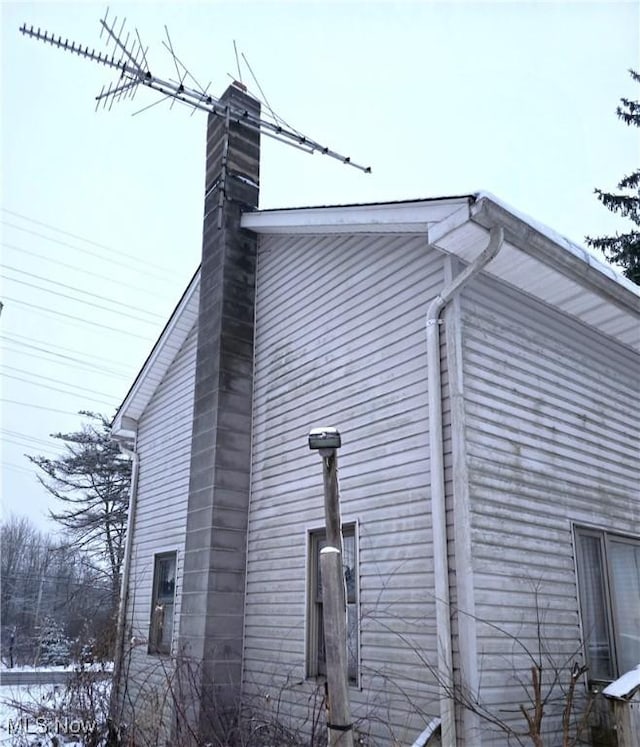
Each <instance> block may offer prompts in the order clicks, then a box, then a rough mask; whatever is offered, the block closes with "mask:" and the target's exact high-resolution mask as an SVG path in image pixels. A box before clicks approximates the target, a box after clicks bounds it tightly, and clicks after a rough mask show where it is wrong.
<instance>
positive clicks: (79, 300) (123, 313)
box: [0, 274, 157, 325]
mask: <svg viewBox="0 0 640 747" xmlns="http://www.w3.org/2000/svg"><path fill="white" fill-rule="evenodd" d="M0 278H3V279H4V280H8V281H9V282H11V283H19V284H20V285H26V286H27V287H29V288H36V289H37V290H39V291H42V292H43V293H51V295H52V296H56V297H57V298H66V299H68V300H70V301H74V302H75V303H83V304H85V306H91V307H92V308H94V309H100V310H101V311H108V312H109V313H110V314H117V315H118V316H126V317H127V319H135V321H136V322H139V323H140V324H153V325H157V322H153V321H151V320H150V319H140V317H139V316H134V315H133V314H127V313H126V311H118V310H117V309H110V308H109V307H108V306H102V305H101V304H99V303H93V302H92V301H84V300H83V299H82V298H76V297H75V296H70V295H68V294H67V293H60V291H55V290H51V289H49V288H43V287H42V286H41V285H36V284H35V283H29V282H28V281H27V280H17V279H16V278H8V277H7V276H6V275H2V274H0Z"/></svg>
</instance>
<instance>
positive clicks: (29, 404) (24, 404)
mask: <svg viewBox="0 0 640 747" xmlns="http://www.w3.org/2000/svg"><path fill="white" fill-rule="evenodd" d="M0 402H6V403H7V404H8V405H20V406H21V407H33V408H34V409H36V410H46V411H47V412H57V413H60V414H62V415H80V413H79V412H71V410H58V409H57V408H55V407H45V406H44V405H36V404H34V403H33V402H18V401H17V400H15V399H5V398H4V397H2V398H1V399H0Z"/></svg>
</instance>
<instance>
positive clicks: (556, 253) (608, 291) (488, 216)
mask: <svg viewBox="0 0 640 747" xmlns="http://www.w3.org/2000/svg"><path fill="white" fill-rule="evenodd" d="M470 212H471V216H470V217H471V220H473V221H474V222H476V223H478V224H479V225H481V226H483V227H484V228H491V227H492V226H493V225H496V224H499V225H501V226H502V227H503V228H504V230H505V240H507V241H508V242H509V243H511V244H513V245H514V246H517V247H518V248H519V249H522V250H523V251H525V252H527V253H528V254H531V253H532V252H531V249H532V248H533V249H534V250H535V253H536V257H537V258H539V259H541V260H543V261H546V262H547V263H548V264H549V265H550V266H552V267H554V268H556V269H557V270H558V271H559V272H561V273H563V274H565V275H567V276H569V277H571V278H573V279H575V280H580V281H582V282H583V283H585V284H588V285H590V286H591V287H593V288H595V289H596V290H597V291H598V292H599V293H600V294H602V295H603V296H605V297H606V298H607V299H608V300H610V301H613V302H614V303H617V304H618V305H623V306H625V307H626V308H631V309H632V310H633V311H635V312H636V313H638V314H640V286H638V285H636V284H635V283H633V282H632V281H631V280H629V279H628V278H626V277H624V276H623V275H620V274H619V273H618V272H617V271H616V270H615V269H614V268H613V267H611V265H608V264H606V263H604V262H602V261H600V260H599V259H597V257H594V256H593V255H592V254H591V253H590V252H588V251H587V250H586V249H585V248H584V247H581V246H580V245H579V244H575V243H574V242H572V241H570V240H569V239H567V238H565V237H564V236H561V235H560V234H557V233H555V232H554V231H552V230H551V229H550V228H548V227H547V226H545V225H543V224H541V223H537V222H536V221H534V220H533V219H531V218H529V217H528V216H526V215H524V214H523V213H520V212H519V211H517V210H515V209H514V208H512V207H511V206H509V205H507V204H506V203H504V202H503V201H502V200H500V199H498V198H497V197H495V196H494V195H492V194H490V193H488V192H479V193H478V194H477V199H476V201H475V203H474V204H473V205H472V206H471V211H470Z"/></svg>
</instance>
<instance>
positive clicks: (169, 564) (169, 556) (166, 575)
mask: <svg viewBox="0 0 640 747" xmlns="http://www.w3.org/2000/svg"><path fill="white" fill-rule="evenodd" d="M175 588H176V554H175V552H171V553H163V554H162V555H156V556H155V561H154V568H153V596H152V599H151V624H150V626H149V653H150V654H169V653H171V639H172V637H173V605H174V601H175Z"/></svg>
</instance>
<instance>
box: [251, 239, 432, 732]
mask: <svg viewBox="0 0 640 747" xmlns="http://www.w3.org/2000/svg"><path fill="white" fill-rule="evenodd" d="M443 264H444V261H443V258H442V255H440V254H439V253H438V252H436V251H435V250H433V249H430V248H429V247H428V246H427V243H426V238H425V237H424V236H415V235H404V236H402V235H401V236H393V235H377V236H372V235H355V236H346V235H345V236H342V235H339V234H338V235H332V236H323V237H320V236H317V237H314V236H288V237H284V236H268V237H262V238H261V241H260V246H259V254H258V283H257V301H256V304H257V305H256V350H255V379H254V381H255V388H254V414H253V437H252V438H253V449H252V450H253V464H252V478H251V504H250V510H249V529H248V556H247V558H248V561H247V593H246V608H245V642H244V675H243V687H244V692H245V695H246V696H247V698H248V701H249V702H250V703H253V704H254V706H255V707H256V708H257V709H258V711H259V712H260V713H261V714H262V715H263V716H265V717H268V716H269V713H271V712H273V713H275V711H276V709H277V717H278V719H279V720H280V721H284V722H285V723H287V724H290V725H295V724H296V723H297V725H298V726H299V725H300V724H306V726H305V727H303V728H305V729H306V730H307V731H310V729H311V726H310V723H311V720H312V718H313V715H314V709H315V716H316V717H317V716H318V710H317V709H319V707H320V703H321V699H322V687H321V686H320V685H319V683H318V682H317V681H316V679H315V677H307V671H308V670H307V659H306V649H305V642H306V630H307V628H306V624H307V615H308V614H309V609H308V602H309V600H308V599H307V567H308V562H309V557H308V533H309V531H311V530H314V529H319V528H322V527H323V526H324V504H323V488H322V466H321V462H320V458H319V456H318V454H317V453H315V452H311V451H309V449H308V446H307V434H308V431H309V430H310V428H312V427H316V426H319V425H334V426H336V427H338V428H339V429H340V430H341V432H342V436H343V446H342V448H341V449H340V451H339V477H340V491H341V508H342V519H343V522H344V523H347V522H356V523H357V528H356V534H357V538H356V539H357V545H358V548H359V552H358V555H359V558H358V560H359V604H360V641H359V642H360V647H359V648H360V667H359V682H358V685H357V686H354V687H351V688H350V697H351V700H352V710H353V715H354V719H355V721H356V724H357V723H358V721H359V720H361V719H364V720H366V721H368V722H369V727H370V731H371V736H372V738H373V740H374V743H378V744H392V743H394V742H393V740H394V739H397V740H398V742H399V743H401V744H406V743H410V742H411V741H413V739H415V738H416V736H417V735H418V734H419V733H420V731H422V729H424V727H425V725H426V723H427V722H428V721H429V720H430V718H432V717H433V716H435V715H437V713H438V699H437V690H436V688H435V686H434V681H433V678H432V677H431V675H430V674H429V670H428V666H427V665H425V662H428V663H429V664H433V663H434V662H435V645H436V639H435V630H434V624H433V620H434V600H433V591H432V590H433V563H432V549H431V548H432V541H431V523H430V505H429V452H428V412H427V372H426V355H425V332H424V329H425V324H424V323H425V312H426V307H427V305H428V302H429V301H430V300H431V299H432V298H433V297H434V296H435V295H436V294H437V292H438V291H439V290H440V288H441V286H442V282H443ZM314 693H317V697H314ZM321 723H322V720H321Z"/></svg>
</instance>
